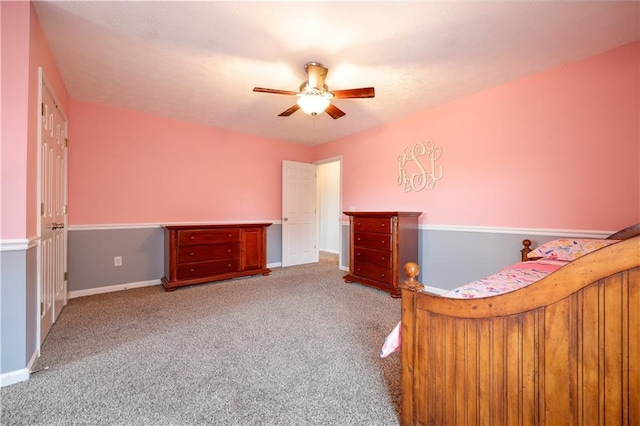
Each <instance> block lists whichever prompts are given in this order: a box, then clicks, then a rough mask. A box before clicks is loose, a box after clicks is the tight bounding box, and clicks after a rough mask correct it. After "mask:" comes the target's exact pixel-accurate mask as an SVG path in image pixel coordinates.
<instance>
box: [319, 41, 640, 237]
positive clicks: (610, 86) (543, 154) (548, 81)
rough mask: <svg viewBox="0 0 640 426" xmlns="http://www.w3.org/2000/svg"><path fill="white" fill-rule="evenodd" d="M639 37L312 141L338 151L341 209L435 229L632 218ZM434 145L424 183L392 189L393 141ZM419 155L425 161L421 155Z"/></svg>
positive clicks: (611, 223)
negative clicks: (410, 214) (428, 180)
mask: <svg viewBox="0 0 640 426" xmlns="http://www.w3.org/2000/svg"><path fill="white" fill-rule="evenodd" d="M639 71H640V42H635V43H632V44H629V45H626V46H622V47H620V48H618V49H614V50H613V51H610V52H607V53H604V54H601V55H598V56H595V57H591V58H587V59H585V60H582V61H579V62H576V63H571V64H568V65H565V66H562V67H560V68H557V69H552V70H549V71H546V72H543V73H540V74H537V75H533V76H530V77H527V78H524V79H522V80H518V81H515V82H512V83H510V84H507V85H504V86H500V87H497V88H494V89H491V90H487V91H484V92H481V93H477V94H475V95H472V96H469V97H467V98H464V99H461V100H458V101H455V102H451V103H449V104H447V105H444V106H441V107H439V108H434V109H431V110H428V111H424V112H421V113H418V114H415V115H413V116H411V117H408V118H406V119H403V120H399V121H397V122H394V123H390V124H388V125H385V126H381V127H379V128H377V129H374V130H372V131H369V132H365V133H361V134H357V135H354V136H350V137H346V138H344V139H341V140H338V141H334V142H332V143H329V144H324V145H321V146H319V147H316V149H315V151H314V158H315V159H323V158H329V157H333V156H336V155H342V156H343V161H344V162H343V208H344V209H348V208H349V207H355V208H356V209H357V210H407V211H409V210H417V211H422V212H424V215H423V216H422V222H423V223H426V224H436V225H461V226H462V225H464V226H489V227H530V228H556V229H582V230H616V229H619V228H622V227H624V226H627V225H630V224H633V223H637V222H640V172H639V169H640V81H639V79H640V73H639ZM427 141H433V142H434V143H435V144H436V145H437V146H440V147H442V149H443V155H442V157H441V158H440V160H439V161H438V164H440V165H442V168H443V178H442V179H441V180H440V181H438V182H437V185H436V188H435V189H433V190H428V189H424V190H422V191H419V192H416V191H411V192H405V191H404V190H403V188H402V187H401V186H399V185H398V183H397V179H398V170H399V168H398V160H397V159H398V156H399V155H400V153H401V152H402V149H403V147H405V146H412V145H415V144H416V143H419V142H422V143H425V142H427ZM420 160H421V162H422V163H423V164H424V165H425V166H428V163H427V161H426V160H424V157H420Z"/></svg>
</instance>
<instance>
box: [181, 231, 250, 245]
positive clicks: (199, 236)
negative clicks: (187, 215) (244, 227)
mask: <svg viewBox="0 0 640 426" xmlns="http://www.w3.org/2000/svg"><path fill="white" fill-rule="evenodd" d="M239 242H240V230H239V229H201V230H185V231H178V245H179V246H197V245H204V244H218V243H239Z"/></svg>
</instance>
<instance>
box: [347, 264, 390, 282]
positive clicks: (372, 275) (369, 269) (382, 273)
mask: <svg viewBox="0 0 640 426" xmlns="http://www.w3.org/2000/svg"><path fill="white" fill-rule="evenodd" d="M353 275H356V276H360V277H364V278H369V279H370V280H374V281H379V282H382V283H385V284H389V285H391V284H392V283H393V277H392V276H391V269H389V268H384V267H382V266H379V265H373V264H371V263H365V262H360V261H358V260H357V259H356V260H354V261H353Z"/></svg>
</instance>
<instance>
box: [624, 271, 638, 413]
mask: <svg viewBox="0 0 640 426" xmlns="http://www.w3.org/2000/svg"><path fill="white" fill-rule="evenodd" d="M625 286H626V287H627V306H626V309H627V312H628V320H627V327H628V328H627V330H626V334H625V339H624V343H625V347H626V348H627V354H628V357H627V360H626V370H625V371H626V372H627V374H628V376H627V397H626V401H627V404H628V405H623V411H624V413H625V419H624V420H625V421H626V422H627V424H631V423H632V421H638V419H640V338H638V334H640V333H639V332H638V330H640V268H635V269H632V270H630V271H629V273H628V275H627V281H626V283H625Z"/></svg>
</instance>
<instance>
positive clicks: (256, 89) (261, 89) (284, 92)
mask: <svg viewBox="0 0 640 426" xmlns="http://www.w3.org/2000/svg"><path fill="white" fill-rule="evenodd" d="M253 91H254V92H261V93H274V94H276V95H297V94H298V92H292V91H290V90H278V89H265V88H264V87H254V88H253Z"/></svg>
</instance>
